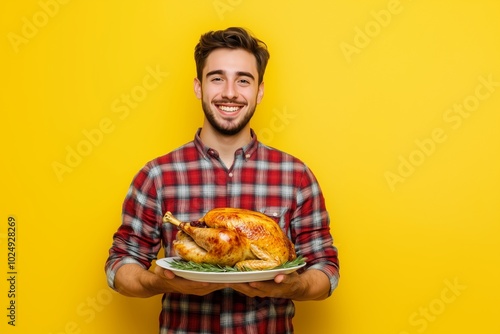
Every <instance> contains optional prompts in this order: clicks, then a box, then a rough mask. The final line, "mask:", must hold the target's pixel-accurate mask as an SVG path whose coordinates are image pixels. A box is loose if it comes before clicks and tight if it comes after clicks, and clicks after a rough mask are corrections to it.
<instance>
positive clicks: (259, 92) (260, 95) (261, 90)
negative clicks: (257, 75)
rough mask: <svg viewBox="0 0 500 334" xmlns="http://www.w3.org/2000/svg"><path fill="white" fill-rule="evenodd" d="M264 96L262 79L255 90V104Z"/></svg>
mask: <svg viewBox="0 0 500 334" xmlns="http://www.w3.org/2000/svg"><path fill="white" fill-rule="evenodd" d="M263 97H264V81H262V82H261V83H260V85H259V90H258V91H257V104H259V103H260V101H262V98H263Z"/></svg>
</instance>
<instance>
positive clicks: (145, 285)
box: [105, 28, 339, 334]
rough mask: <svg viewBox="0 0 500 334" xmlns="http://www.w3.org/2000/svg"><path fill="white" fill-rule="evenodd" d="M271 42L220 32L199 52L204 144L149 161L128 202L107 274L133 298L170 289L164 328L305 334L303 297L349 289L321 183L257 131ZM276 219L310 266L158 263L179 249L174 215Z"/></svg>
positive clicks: (200, 139)
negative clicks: (166, 220)
mask: <svg viewBox="0 0 500 334" xmlns="http://www.w3.org/2000/svg"><path fill="white" fill-rule="evenodd" d="M268 59H269V52H268V50H267V46H266V45H265V44H264V43H263V42H262V41H260V40H259V39H257V38H255V37H253V36H252V35H250V34H249V33H248V32H247V31H246V30H244V29H242V28H228V29H226V30H219V31H211V32H208V33H206V34H204V35H202V36H201V38H200V41H199V43H198V44H197V45H196V47H195V61H196V69H197V77H196V78H195V79H194V92H195V95H196V97H197V98H198V99H200V100H201V104H202V108H203V111H204V114H205V118H204V121H203V125H202V127H201V128H200V129H198V131H197V132H196V134H195V137H194V139H193V141H191V142H189V143H186V144H185V145H183V146H181V147H179V148H178V149H176V150H174V151H173V152H170V153H168V154H166V155H164V156H161V157H159V158H156V159H154V160H151V161H150V162H148V163H147V164H146V165H145V166H144V167H143V168H142V169H141V170H140V171H139V172H138V173H137V175H136V176H135V177H134V179H133V180H132V184H131V185H130V189H129V191H128V193H127V196H126V198H125V201H124V203H123V213H122V223H121V225H120V226H119V227H118V230H117V232H116V233H115V234H114V236H113V245H112V247H111V249H110V251H109V257H108V260H107V261H106V265H105V269H106V275H107V278H108V284H109V285H110V287H112V288H113V289H115V290H116V291H118V292H120V293H122V294H123V295H126V296H133V297H150V296H154V295H157V294H163V300H162V311H161V314H160V333H266V334H269V333H293V324H292V318H293V316H294V314H295V307H294V302H293V301H294V300H322V299H325V298H327V297H329V296H330V295H331V294H332V292H333V290H334V289H335V288H336V287H337V283H338V278H339V262H338V258H337V249H336V248H335V247H334V246H333V238H332V236H331V233H330V223H329V215H328V212H327V210H326V207H325V201H324V198H323V194H322V192H321V188H320V186H319V184H318V182H317V180H316V178H315V177H314V175H313V173H312V172H311V170H310V169H309V168H308V167H307V166H306V165H305V164H304V163H303V162H302V161H300V160H299V159H297V158H295V157H293V156H291V155H289V154H287V153H284V152H282V151H279V150H276V149H274V148H271V147H268V146H266V145H264V144H262V143H261V142H259V141H258V140H257V136H256V135H255V132H254V131H253V130H252V129H251V127H250V120H251V118H252V116H253V114H254V112H255V109H256V106H257V105H258V104H259V103H260V102H261V100H262V98H263V96H264V81H263V78H264V72H265V69H266V66H267V62H268ZM223 207H231V208H241V209H249V210H253V211H259V212H262V213H264V214H265V215H268V216H269V217H270V218H272V219H273V220H274V221H275V222H276V224H278V225H279V227H280V228H281V229H282V230H283V232H284V233H285V234H286V236H287V237H288V238H289V239H290V240H291V241H292V243H293V244H294V247H295V251H296V253H297V255H298V256H302V257H304V258H306V260H307V265H306V266H305V267H304V268H303V269H301V270H299V271H296V272H293V273H291V274H287V275H285V274H278V275H276V276H275V277H274V279H273V280H269V281H262V282H248V283H229V282H227V283H224V282H222V283H206V282H194V281H190V280H187V279H184V278H181V277H177V276H176V275H175V274H174V273H173V272H172V271H170V270H166V269H163V268H160V267H156V268H155V270H154V271H150V270H148V269H149V268H150V267H151V263H152V261H153V260H155V259H156V257H157V254H158V252H159V250H160V248H161V247H163V248H164V252H165V256H167V257H170V256H175V255H176V254H175V253H174V250H173V247H172V243H173V241H174V240H175V238H176V234H177V232H178V231H177V229H176V228H175V227H173V225H171V224H163V214H164V213H165V212H167V211H170V212H171V213H172V214H173V215H174V216H176V217H178V218H179V219H180V220H182V221H195V220H198V219H200V218H201V217H203V216H204V215H205V214H206V213H207V212H208V211H210V210H212V209H214V208H223Z"/></svg>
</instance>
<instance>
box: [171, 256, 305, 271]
mask: <svg viewBox="0 0 500 334" xmlns="http://www.w3.org/2000/svg"><path fill="white" fill-rule="evenodd" d="M304 263H306V259H305V258H303V257H302V256H299V257H297V258H296V259H295V260H293V261H287V262H285V263H283V264H282V265H280V266H277V267H274V268H269V269H265V270H271V269H286V268H292V267H296V266H300V265H301V264H304ZM170 266H171V267H172V268H174V269H181V270H191V271H199V272H219V273H220V272H242V271H245V272H246V271H255V270H253V269H245V270H239V269H237V268H236V267H230V266H220V265H217V264H210V263H198V262H194V261H186V260H182V259H175V260H171V261H170Z"/></svg>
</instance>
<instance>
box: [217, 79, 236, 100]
mask: <svg viewBox="0 0 500 334" xmlns="http://www.w3.org/2000/svg"><path fill="white" fill-rule="evenodd" d="M221 95H222V97H223V98H226V99H228V100H233V99H236V98H237V97H238V89H237V87H236V85H235V84H234V83H232V82H229V81H228V82H227V83H226V84H225V85H224V89H223V90H222V94H221Z"/></svg>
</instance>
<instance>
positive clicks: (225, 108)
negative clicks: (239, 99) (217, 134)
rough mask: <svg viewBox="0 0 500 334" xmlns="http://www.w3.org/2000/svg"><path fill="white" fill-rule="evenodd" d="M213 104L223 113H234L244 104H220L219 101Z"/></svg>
mask: <svg viewBox="0 0 500 334" xmlns="http://www.w3.org/2000/svg"><path fill="white" fill-rule="evenodd" d="M215 106H216V107H217V109H219V111H220V112H221V113H223V114H234V113H237V112H238V111H240V110H241V109H242V108H243V107H244V106H245V105H244V104H234V103H231V104H229V103H228V104H221V103H215Z"/></svg>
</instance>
